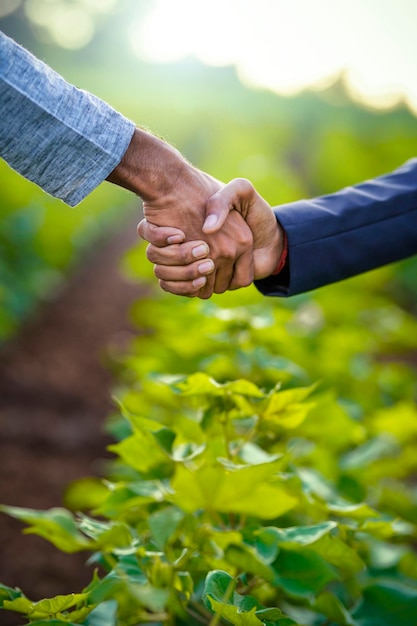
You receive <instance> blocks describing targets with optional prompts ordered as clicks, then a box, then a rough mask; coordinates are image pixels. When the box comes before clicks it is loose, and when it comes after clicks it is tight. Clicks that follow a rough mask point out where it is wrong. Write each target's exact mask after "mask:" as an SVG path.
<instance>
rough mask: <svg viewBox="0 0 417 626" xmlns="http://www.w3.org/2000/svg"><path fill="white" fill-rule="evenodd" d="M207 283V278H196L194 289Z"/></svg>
mask: <svg viewBox="0 0 417 626" xmlns="http://www.w3.org/2000/svg"><path fill="white" fill-rule="evenodd" d="M206 282H207V278H206V277H205V276H200V278H195V279H194V280H193V287H203V286H204V285H205V284H206Z"/></svg>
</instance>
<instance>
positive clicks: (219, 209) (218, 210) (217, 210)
mask: <svg viewBox="0 0 417 626" xmlns="http://www.w3.org/2000/svg"><path fill="white" fill-rule="evenodd" d="M253 190H254V189H253V186H252V184H251V183H250V182H249V181H248V180H246V179H245V178H235V179H233V180H231V181H230V183H228V184H227V185H224V187H222V188H221V189H219V191H217V192H216V193H215V194H214V195H212V196H211V198H209V199H208V200H207V202H206V219H205V221H204V224H203V232H204V233H206V234H211V233H215V232H217V231H218V230H220V229H221V227H222V226H223V224H224V223H225V221H226V219H227V216H228V215H229V212H230V211H232V210H233V209H236V210H237V211H239V213H243V211H242V201H244V200H246V198H247V196H248V194H249V195H250V194H251V193H252V192H253Z"/></svg>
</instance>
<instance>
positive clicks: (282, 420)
mask: <svg viewBox="0 0 417 626" xmlns="http://www.w3.org/2000/svg"><path fill="white" fill-rule="evenodd" d="M315 387H316V385H312V386H311V387H303V388H297V389H287V390H285V391H277V392H275V393H273V394H272V395H271V397H270V399H269V402H268V405H267V407H266V409H265V411H264V412H263V414H262V419H263V420H266V421H267V422H268V424H269V425H270V426H272V425H276V426H280V427H282V428H287V429H292V428H296V427H297V426H299V425H300V424H302V422H303V421H304V420H305V418H306V417H307V415H308V413H309V412H310V410H311V409H312V408H313V407H314V403H307V402H304V400H305V399H306V398H307V397H308V396H309V395H310V394H311V392H312V391H313V390H314V389H315Z"/></svg>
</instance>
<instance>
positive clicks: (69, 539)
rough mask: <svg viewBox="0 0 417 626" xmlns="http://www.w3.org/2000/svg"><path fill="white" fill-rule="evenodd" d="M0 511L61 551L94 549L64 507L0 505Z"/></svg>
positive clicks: (28, 532) (26, 531)
mask: <svg viewBox="0 0 417 626" xmlns="http://www.w3.org/2000/svg"><path fill="white" fill-rule="evenodd" d="M0 511H3V513H6V514H7V515H10V516H11V517H14V518H16V519H19V520H21V521H23V522H26V523H27V524H30V526H29V528H25V530H24V532H25V533H27V534H34V535H39V536H40V537H43V538H44V539H47V540H48V541H50V542H51V543H53V544H54V546H56V547H57V548H59V549H60V550H62V551H63V552H68V553H72V552H79V551H80V550H88V549H94V543H93V542H91V541H89V540H88V539H87V538H86V537H84V535H82V534H81V533H80V532H79V531H78V529H77V526H76V523H75V520H74V517H73V516H72V515H71V513H69V511H67V510H66V509H60V508H54V509H49V511H35V510H33V509H25V508H18V507H12V506H0Z"/></svg>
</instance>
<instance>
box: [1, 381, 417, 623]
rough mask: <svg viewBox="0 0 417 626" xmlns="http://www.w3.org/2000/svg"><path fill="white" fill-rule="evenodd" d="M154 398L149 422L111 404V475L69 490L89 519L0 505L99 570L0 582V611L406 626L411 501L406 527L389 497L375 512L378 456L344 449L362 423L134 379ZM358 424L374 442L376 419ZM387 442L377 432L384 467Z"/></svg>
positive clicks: (305, 399)
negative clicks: (49, 580)
mask: <svg viewBox="0 0 417 626" xmlns="http://www.w3.org/2000/svg"><path fill="white" fill-rule="evenodd" d="M147 385H149V388H148V386H147ZM156 391H158V395H159V397H160V399H161V402H160V403H159V406H158V407H157V408H158V409H159V411H156V412H155V413H154V414H153V415H149V414H141V413H136V412H132V411H131V410H130V409H129V407H128V406H127V405H125V404H124V403H122V411H123V415H124V427H125V428H126V429H127V431H128V434H127V436H124V437H123V438H122V439H121V440H120V441H119V442H118V443H115V444H114V445H113V446H112V447H111V449H112V450H113V452H114V453H115V454H116V455H117V457H118V459H119V461H118V462H117V463H116V465H115V467H114V470H113V478H110V479H109V480H107V481H104V482H100V481H94V480H90V481H89V484H88V492H87V490H86V487H87V485H85V484H84V485H81V493H82V506H83V507H85V505H86V500H88V498H89V497H90V499H91V502H92V503H93V506H92V509H93V511H92V512H93V516H91V513H89V514H88V515H87V514H77V515H76V516H73V515H72V514H70V513H69V512H68V511H66V510H60V509H53V510H51V511H48V512H35V511H31V510H25V509H16V508H11V507H3V511H4V512H6V513H8V514H10V515H12V516H14V517H17V518H19V519H21V520H24V521H25V522H26V523H28V524H29V527H28V530H27V532H31V533H36V534H39V535H41V536H43V537H46V538H48V539H49V540H50V541H52V542H53V543H54V544H55V545H56V546H57V547H58V548H59V549H61V550H64V551H67V552H72V551H78V550H89V551H93V552H94V554H93V557H92V560H93V562H95V563H96V564H97V566H98V568H99V570H100V572H102V573H100V575H99V574H96V575H95V577H94V580H93V581H92V583H91V584H90V585H89V586H88V587H87V588H86V589H85V590H84V591H83V593H81V594H75V595H74V594H73V595H70V596H65V597H58V598H54V599H51V600H48V601H47V600H43V601H41V602H37V603H32V602H30V601H29V600H28V599H27V598H25V597H24V596H23V595H22V594H21V593H20V592H18V591H17V590H10V589H7V588H3V599H2V606H3V608H5V609H8V610H14V611H17V612H20V613H22V614H23V615H25V616H26V617H27V618H28V619H29V620H30V621H32V622H34V623H35V624H38V623H39V624H41V623H48V624H51V623H52V624H54V623H70V624H85V625H88V626H90V625H91V626H92V625H96V624H110V625H116V624H118V625H123V626H124V625H131V624H132V625H133V624H139V623H144V624H146V623H151V622H152V623H155V622H157V623H160V624H172V623H176V624H196V623H205V624H211V625H214V624H218V623H225V624H227V623H229V624H230V623H231V624H235V625H237V626H241V625H248V626H252V625H253V626H256V625H260V624H265V625H267V626H284V625H285V626H289V625H291V624H302V625H303V626H304V625H306V626H307V625H310V624H317V625H319V624H323V625H324V624H347V625H351V626H353V625H357V626H362V625H364V626H365V625H366V626H369V625H370V624H376V623H377V622H376V621H375V615H379V617H378V619H379V622H378V623H379V624H386V625H387V626H388V625H389V624H391V623H392V624H393V623H394V620H398V614H399V613H398V611H401V612H402V613H401V614H402V621H401V622H400V623H401V624H402V625H404V626H407V625H410V626H412V625H413V624H414V621H413V620H414V619H415V608H416V606H417V584H416V578H417V558H416V556H415V554H414V552H413V550H412V548H411V546H410V545H409V544H410V541H411V540H412V539H413V538H415V536H416V521H417V515H416V513H415V510H414V513H413V506H411V502H410V507H409V508H408V510H403V513H405V516H404V517H407V520H406V519H404V518H401V517H400V515H399V514H398V512H397V511H394V509H395V507H393V504H392V503H391V506H390V509H391V510H390V511H388V510H387V508H386V507H384V508H383V509H382V508H381V509H380V510H378V508H377V506H376V505H377V504H379V503H377V498H376V497H375V492H378V490H380V489H381V488H382V482H383V481H381V480H378V473H379V470H378V468H379V466H380V463H381V458H380V456H379V455H377V454H374V455H373V454H372V453H369V451H368V452H367V451H365V450H364V452H363V454H361V453H360V452H358V449H357V448H356V447H355V446H356V444H357V443H358V442H362V448H365V447H366V446H368V448H369V447H371V448H372V446H375V445H376V443H375V438H370V435H371V433H369V432H367V430H366V429H365V427H364V425H362V424H359V423H357V422H355V421H354V420H352V419H351V418H349V417H348V415H347V414H346V413H345V412H344V411H343V410H342V409H341V408H340V406H338V405H337V403H336V402H335V401H334V400H333V401H330V400H329V398H328V394H327V393H323V392H322V391H320V390H319V389H315V388H314V387H307V388H306V387H295V388H292V389H287V390H280V389H279V388H277V387H276V388H273V389H272V390H270V391H269V392H265V391H263V390H262V389H260V388H259V387H257V386H256V385H255V384H253V383H251V382H249V381H245V380H236V381H233V382H229V383H224V384H220V383H217V382H216V381H215V380H214V379H212V378H210V377H209V376H207V375H206V374H203V373H196V374H194V375H191V376H188V377H186V378H179V379H177V380H175V381H171V382H170V384H167V383H166V382H163V381H161V380H159V379H158V378H156V379H153V380H150V381H148V383H147V384H146V385H144V389H143V391H142V394H143V396H144V400H145V403H144V406H146V405H147V402H146V400H147V399H148V400H149V398H147V395H148V393H150V396H151V397H152V398H153V401H154V398H155V395H156ZM321 413H323V414H324V415H323V418H322V419H318V416H319V415H320V414H321ZM323 420H324V421H323ZM326 422H331V423H332V427H331V432H332V433H333V435H334V434H336V435H338V436H333V437H329V433H326V430H325V423H326ZM373 428H374V431H375V432H374V433H372V435H374V437H376V438H378V437H379V436H380V433H379V429H380V428H385V422H384V419H383V416H382V417H380V419H379V420H374V422H373ZM398 444H399V439H398V433H397V434H396V433H394V432H392V441H389V442H387V443H386V447H385V449H384V455H385V461H386V462H389V461H391V460H393V459H394V458H395V457H396V452H397V447H398ZM359 450H361V448H359ZM364 474H365V479H363V477H364ZM367 478H371V480H369V481H368V480H367ZM79 493H80V485H78V484H77V483H75V485H74V486H73V487H72V488H71V489H70V491H69V493H68V494H67V500H68V502H69V503H71V506H72V507H75V508H77V507H78V502H77V501H78V498H79ZM415 508H416V497H415V496H414V509H415ZM387 598H389V602H387ZM384 607H385V608H384ZM382 615H383V617H382ZM45 620H46V621H45ZM384 620H385V621H384ZM397 623H398V621H397Z"/></svg>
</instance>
